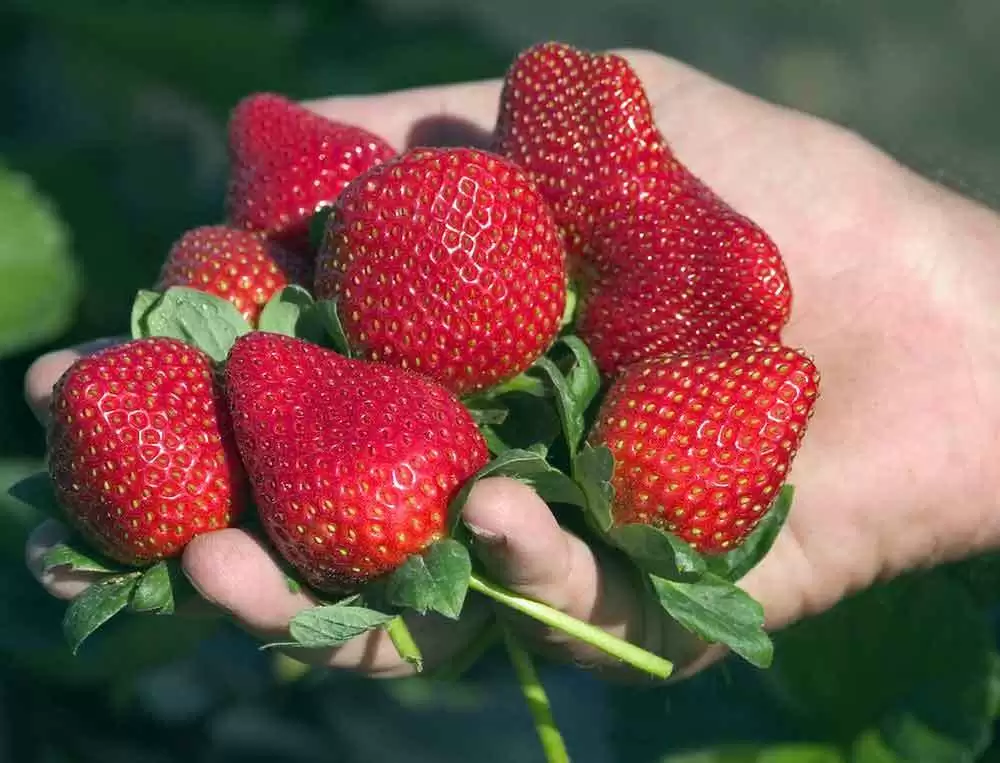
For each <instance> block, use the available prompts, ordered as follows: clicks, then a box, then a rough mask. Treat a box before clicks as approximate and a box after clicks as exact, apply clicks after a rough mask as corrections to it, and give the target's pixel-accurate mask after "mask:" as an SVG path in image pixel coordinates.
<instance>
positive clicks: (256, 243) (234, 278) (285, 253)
mask: <svg viewBox="0 0 1000 763" xmlns="http://www.w3.org/2000/svg"><path fill="white" fill-rule="evenodd" d="M288 284H299V285H301V286H305V287H306V288H309V287H310V286H311V285H312V261H311V260H310V259H309V258H308V257H305V256H303V255H301V254H298V253H295V252H291V251H289V250H287V249H285V248H284V247H283V246H281V245H280V244H278V243H276V242H274V241H269V240H267V239H266V238H264V236H263V235H262V234H260V233H253V232H250V231H245V230H241V229H239V228H230V227H228V226H225V225H206V226H203V227H200V228H194V229H192V230H189V231H187V232H186V233H185V234H184V235H183V236H181V237H180V238H179V239H178V240H177V241H176V242H175V243H174V245H173V246H172V247H171V248H170V252H169V253H168V255H167V259H166V262H164V264H163V268H162V270H161V271H160V277H159V280H158V281H157V283H156V287H155V288H156V289H166V288H168V287H171V286H187V287H190V288H192V289H198V290H199V291H204V292H207V293H209V294H214V295H215V296H217V297H221V298H223V299H226V300H229V301H230V302H232V303H233V304H234V305H235V306H236V309H237V310H239V311H240V313H241V314H242V315H243V317H244V318H246V319H247V322H248V323H249V324H250V325H251V326H255V325H256V323H257V319H258V318H259V317H260V313H261V310H263V309H264V305H265V304H267V301H268V300H269V299H271V297H273V296H274V295H275V294H276V293H277V292H279V291H281V289H283V288H284V287H285V286H287V285H288Z"/></svg>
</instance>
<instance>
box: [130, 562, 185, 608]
mask: <svg viewBox="0 0 1000 763" xmlns="http://www.w3.org/2000/svg"><path fill="white" fill-rule="evenodd" d="M129 607H130V608H131V609H132V610H133V611H135V612H156V613H157V614H163V615H169V614H171V613H173V611H174V586H173V574H172V571H171V569H170V565H169V563H168V562H165V561H160V562H157V563H156V564H154V565H153V566H152V567H149V568H148V569H147V570H145V571H144V572H143V573H142V576H141V577H140V578H139V582H138V583H137V584H136V586H135V589H134V590H133V591H132V599H131V600H130V602H129Z"/></svg>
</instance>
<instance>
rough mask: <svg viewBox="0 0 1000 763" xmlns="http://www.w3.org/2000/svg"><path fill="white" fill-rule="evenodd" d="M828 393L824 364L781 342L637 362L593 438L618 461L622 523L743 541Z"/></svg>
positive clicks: (708, 542) (718, 547)
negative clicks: (823, 388)
mask: <svg viewBox="0 0 1000 763" xmlns="http://www.w3.org/2000/svg"><path fill="white" fill-rule="evenodd" d="M818 394H819V375H818V372H817V371H816V367H815V366H814V365H813V363H812V361H810V360H809V359H808V358H807V357H806V356H805V355H803V354H801V353H800V352H798V351H795V350H791V349H788V348H786V347H782V346H780V345H775V346H771V347H768V348H763V349H761V348H753V349H745V350H739V351H730V352H722V351H716V352H710V353H705V354H701V355H690V356H684V357H676V356H674V357H661V358H653V359H650V360H646V361H643V362H640V363H637V364H635V365H633V366H630V367H629V368H627V369H626V370H625V371H624V372H623V373H622V375H621V376H619V377H618V379H617V380H616V381H615V383H614V384H613V385H612V387H611V390H610V391H609V393H608V396H607V398H606V399H605V400H604V402H603V403H602V405H601V409H600V411H599V413H598V417H597V420H596V423H595V426H594V429H593V431H592V432H591V435H590V438H589V439H590V442H591V443H592V444H594V445H607V446H608V447H609V448H610V449H611V451H612V453H613V454H614V456H615V469H614V475H613V477H612V485H613V487H614V490H615V494H614V502H613V506H612V516H613V520H614V523H615V524H616V525H622V524H633V523H636V524H650V525H654V526H657V527H660V528H661V529H664V530H667V531H669V532H672V533H674V534H675V535H677V536H679V537H681V538H683V539H684V540H686V541H687V542H688V543H690V544H691V545H692V546H694V547H695V548H696V549H698V550H699V551H702V552H706V553H718V552H724V551H728V550H730V549H732V548H734V547H736V546H738V545H739V544H740V543H741V542H742V541H743V540H744V539H745V538H746V536H747V535H748V534H749V533H750V532H751V531H752V530H753V528H754V527H755V526H756V525H757V523H758V522H759V521H760V519H761V518H762V517H763V516H764V514H765V513H766V512H767V510H768V509H769V508H770V506H771V504H772V502H773V501H774V499H775V498H776V496H777V493H778V490H779V489H780V487H781V485H782V484H783V483H784V481H785V479H786V476H787V473H788V469H789V467H790V465H791V463H792V460H793V458H794V457H795V453H796V451H797V450H798V447H799V445H800V443H801V440H802V436H803V434H804V432H805V429H806V424H807V422H808V420H809V417H810V416H811V415H812V410H813V405H814V403H815V402H816V399H817V396H818Z"/></svg>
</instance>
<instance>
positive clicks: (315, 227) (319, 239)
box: [309, 204, 333, 252]
mask: <svg viewBox="0 0 1000 763" xmlns="http://www.w3.org/2000/svg"><path fill="white" fill-rule="evenodd" d="M331 212H333V206H331V205H330V204H323V205H322V206H320V207H319V208H318V209H317V210H316V211H315V212H314V213H313V216H312V217H310V218H309V247H310V248H311V249H312V251H313V252H318V251H319V248H320V246H321V245H322V244H323V237H324V236H325V235H326V221H327V220H329V219H330V213H331Z"/></svg>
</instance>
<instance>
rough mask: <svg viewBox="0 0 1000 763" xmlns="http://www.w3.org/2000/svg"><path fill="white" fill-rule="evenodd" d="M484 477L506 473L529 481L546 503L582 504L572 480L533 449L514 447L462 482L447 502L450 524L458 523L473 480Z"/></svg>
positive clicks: (579, 493)
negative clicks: (449, 502)
mask: <svg viewBox="0 0 1000 763" xmlns="http://www.w3.org/2000/svg"><path fill="white" fill-rule="evenodd" d="M486 477H510V478H512V479H516V480H519V481H520V482H523V483H525V484H526V485H529V486H530V487H531V488H533V489H534V491H535V492H536V493H538V495H539V496H540V497H541V498H542V500H544V501H546V502H548V503H568V504H572V505H574V506H581V507H582V506H584V505H585V504H586V499H585V498H584V495H583V493H582V492H581V490H580V488H579V487H578V486H577V485H576V483H575V482H573V480H571V479H570V478H569V477H567V476H566V475H565V474H563V473H562V472H561V471H559V470H558V469H556V468H555V467H554V466H552V465H551V464H550V463H549V462H548V461H546V460H545V454H544V453H540V452H538V451H537V450H523V449H520V448H515V449H511V450H507V451H505V452H503V453H501V454H500V455H499V456H497V457H496V458H495V459H493V460H492V461H490V462H489V463H488V464H486V466H484V467H483V468H482V469H480V470H479V471H478V472H476V473H475V474H474V475H473V476H472V477H471V478H470V479H469V480H467V481H466V482H465V484H464V485H462V488H461V490H459V491H458V494H457V495H456V496H455V498H454V499H453V500H452V502H451V507H450V510H451V516H452V528H453V529H454V528H455V527H456V526H457V525H458V521H459V518H460V516H461V513H462V508H463V507H464V506H465V502H466V501H467V500H468V498H469V493H470V492H471V491H472V488H473V487H474V486H475V484H476V483H477V482H478V481H479V480H481V479H485V478H486Z"/></svg>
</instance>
